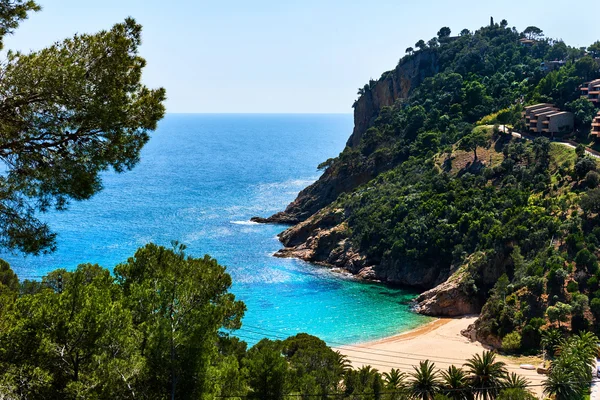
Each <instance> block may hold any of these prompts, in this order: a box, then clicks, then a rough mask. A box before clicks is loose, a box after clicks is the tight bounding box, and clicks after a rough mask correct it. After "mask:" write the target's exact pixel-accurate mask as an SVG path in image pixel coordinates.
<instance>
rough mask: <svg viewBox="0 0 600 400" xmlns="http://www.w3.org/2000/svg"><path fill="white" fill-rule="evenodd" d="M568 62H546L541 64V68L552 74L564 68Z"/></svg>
mask: <svg viewBox="0 0 600 400" xmlns="http://www.w3.org/2000/svg"><path fill="white" fill-rule="evenodd" d="M566 63H567V62H566V61H565V60H555V61H545V62H543V63H541V64H540V68H541V69H542V71H544V72H551V71H554V70H557V69H559V68H560V67H562V66H564V65H565V64H566Z"/></svg>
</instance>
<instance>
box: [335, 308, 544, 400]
mask: <svg viewBox="0 0 600 400" xmlns="http://www.w3.org/2000/svg"><path fill="white" fill-rule="evenodd" d="M476 319H477V316H468V317H461V318H444V319H437V320H435V321H433V322H431V323H429V324H427V325H424V326H422V327H420V328H418V329H415V330H413V331H410V332H406V333H403V334H400V335H396V336H392V337H388V338H385V339H382V340H378V341H374V342H368V343H361V344H355V345H351V346H340V347H336V348H335V350H338V351H340V352H341V353H342V354H344V355H346V356H347V357H348V359H349V360H350V361H351V362H352V365H353V366H354V367H355V368H360V367H362V366H364V365H371V366H372V367H373V368H376V369H377V370H379V371H380V372H389V371H390V370H391V369H392V368H397V369H400V370H401V371H404V372H413V371H414V370H413V366H414V365H418V364H419V361H421V360H425V359H428V360H430V361H432V362H434V363H435V364H436V366H437V367H438V368H439V369H447V368H448V367H449V366H450V365H452V364H454V365H456V366H461V365H462V364H463V363H464V362H465V361H466V360H467V359H469V358H471V357H472V356H473V355H474V354H477V353H479V354H480V353H482V352H483V351H484V350H486V348H485V347H484V346H483V345H482V344H481V343H479V342H471V341H470V340H469V339H467V338H466V337H464V336H462V335H461V333H460V332H461V331H462V330H464V329H466V328H467V327H468V326H469V325H470V324H472V323H473V322H475V320H476ZM498 359H499V360H501V361H503V362H505V363H506V364H507V368H508V370H509V372H515V373H517V374H519V375H521V376H524V377H525V378H527V379H528V380H529V381H530V383H531V385H533V387H531V388H530V390H531V391H532V392H533V393H534V394H535V395H536V396H537V397H541V394H542V388H541V386H540V385H541V383H542V381H543V380H544V379H545V377H544V375H540V374H538V373H537V372H536V371H531V370H525V369H521V368H520V367H519V365H521V364H533V365H535V366H536V367H537V366H538V365H539V364H540V363H541V359H539V358H536V357H527V358H524V357H519V358H516V357H505V356H498Z"/></svg>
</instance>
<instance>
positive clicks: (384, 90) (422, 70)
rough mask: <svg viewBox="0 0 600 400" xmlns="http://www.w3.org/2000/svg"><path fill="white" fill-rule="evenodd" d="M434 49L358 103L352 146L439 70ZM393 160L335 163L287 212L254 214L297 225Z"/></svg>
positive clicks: (409, 61)
mask: <svg viewBox="0 0 600 400" xmlns="http://www.w3.org/2000/svg"><path fill="white" fill-rule="evenodd" d="M436 54H437V53H436V52H435V51H433V50H425V51H420V52H418V53H416V54H414V55H412V56H410V57H406V58H404V59H403V60H402V62H401V63H400V64H399V65H398V66H397V67H396V69H394V70H393V71H389V72H387V73H386V74H384V75H383V76H382V78H381V79H380V80H379V81H378V82H377V83H375V84H374V85H373V86H372V87H371V88H370V89H369V90H367V91H366V92H365V93H364V94H363V95H362V96H361V97H360V98H359V99H358V100H357V101H356V103H355V104H354V131H353V132H352V135H351V136H350V138H349V139H348V143H347V146H348V147H356V146H357V145H358V144H359V143H360V140H361V138H362V135H363V134H364V133H365V132H366V131H367V129H368V128H369V127H370V126H371V125H372V124H373V122H374V120H375V118H376V117H377V115H378V114H379V111H380V110H381V108H382V107H386V106H392V105H394V104H395V103H396V102H397V101H399V100H402V99H407V98H408V96H409V95H410V93H411V92H412V90H413V89H415V88H416V87H417V86H418V85H419V84H420V83H421V82H422V81H423V80H424V79H425V78H426V77H428V76H432V75H433V74H435V73H436V72H437V56H436ZM393 166H394V163H393V162H392V160H383V161H379V163H377V162H375V161H374V160H363V162H362V163H359V164H357V165H353V166H343V167H339V166H335V165H334V166H332V167H330V168H327V169H326V170H325V173H324V174H323V175H322V176H321V177H320V178H319V180H318V181H316V182H315V183H313V184H312V185H310V186H309V187H307V188H306V189H304V190H302V191H301V192H300V193H299V194H298V196H297V198H296V199H295V200H294V201H293V202H292V203H290V204H289V205H288V206H287V208H286V209H285V211H282V212H279V213H277V214H274V215H272V216H270V217H268V218H262V217H254V218H252V221H254V222H259V223H282V224H297V223H298V222H302V221H305V220H306V219H307V218H309V217H310V216H311V215H313V214H314V213H316V212H317V211H319V210H321V209H322V208H324V207H326V206H327V205H329V204H331V203H332V202H334V201H335V200H336V199H337V198H338V196H339V195H340V194H342V193H347V192H351V191H352V190H354V189H356V188H357V187H358V186H360V185H362V184H364V183H366V182H368V181H370V180H371V179H373V178H374V177H376V176H377V175H378V174H380V173H382V172H384V171H387V170H388V169H390V168H392V167H393Z"/></svg>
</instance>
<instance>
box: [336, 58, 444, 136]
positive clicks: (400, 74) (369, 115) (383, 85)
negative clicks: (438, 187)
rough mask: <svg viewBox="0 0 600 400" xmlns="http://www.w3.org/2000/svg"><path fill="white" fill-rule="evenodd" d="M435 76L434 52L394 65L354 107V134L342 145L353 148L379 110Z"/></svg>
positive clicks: (402, 97) (392, 103)
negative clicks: (426, 79)
mask: <svg viewBox="0 0 600 400" xmlns="http://www.w3.org/2000/svg"><path fill="white" fill-rule="evenodd" d="M436 72H437V57H436V53H435V52H431V51H421V52H419V53H417V54H415V55H413V56H411V57H409V58H407V59H404V60H403V62H402V63H400V64H398V66H397V67H396V69H394V70H393V71H390V72H388V73H387V74H386V75H385V78H383V79H381V80H379V81H378V82H377V83H376V84H375V87H372V88H371V90H369V91H368V92H366V93H365V94H364V95H362V96H361V97H360V98H359V99H358V100H357V101H356V103H355V104H354V131H353V132H352V136H350V138H349V139H348V142H347V143H346V145H347V146H349V147H356V146H358V144H359V143H360V139H361V138H362V135H363V134H364V133H365V132H366V131H367V129H368V128H369V127H370V126H371V125H372V124H373V121H374V120H375V118H377V115H378V114H379V110H381V109H382V108H383V107H387V106H392V105H394V103H395V102H396V101H397V100H399V99H406V98H408V96H409V95H410V93H411V91H412V90H413V89H414V88H416V87H417V86H418V85H419V84H420V83H421V82H423V80H424V79H425V78H427V77H429V76H432V75H434V74H435V73H436Z"/></svg>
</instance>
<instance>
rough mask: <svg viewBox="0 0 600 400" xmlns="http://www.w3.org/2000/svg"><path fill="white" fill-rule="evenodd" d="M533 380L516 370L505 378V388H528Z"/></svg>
mask: <svg viewBox="0 0 600 400" xmlns="http://www.w3.org/2000/svg"><path fill="white" fill-rule="evenodd" d="M530 383H531V382H529V381H528V380H527V378H524V377H523V376H521V375H517V374H515V373H514V372H511V373H510V375H508V376H507V377H506V379H505V380H504V388H506V389H523V390H527V387H528V386H529V384H530Z"/></svg>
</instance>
